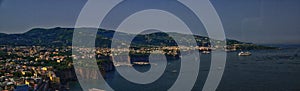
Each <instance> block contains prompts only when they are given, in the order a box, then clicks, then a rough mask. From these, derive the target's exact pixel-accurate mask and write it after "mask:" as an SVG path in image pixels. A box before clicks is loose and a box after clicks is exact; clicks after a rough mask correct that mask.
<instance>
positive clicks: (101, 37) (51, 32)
mask: <svg viewBox="0 0 300 91" xmlns="http://www.w3.org/2000/svg"><path fill="white" fill-rule="evenodd" d="M80 29H87V30H88V29H96V28H80ZM73 32H74V28H61V27H55V28H49V29H45V28H33V29H31V30H29V31H27V32H25V33H20V34H5V33H0V45H14V46H32V45H39V46H71V45H72V38H73ZM170 33H174V34H176V36H179V37H180V38H182V40H180V41H186V39H185V37H184V36H187V34H181V33H176V32H170ZM114 34H119V35H120V36H121V38H122V39H120V40H124V39H125V40H126V38H128V37H129V36H135V37H134V39H133V40H132V43H131V45H138V46H147V45H151V46H175V45H177V44H176V42H175V41H174V40H173V39H172V37H170V36H168V34H167V33H163V32H155V33H149V34H138V35H136V34H129V33H123V32H118V31H114V30H106V29H98V32H97V38H96V44H95V45H96V46H97V47H110V44H111V40H112V38H113V36H114ZM193 36H194V37H195V40H196V42H197V45H198V46H208V45H209V38H208V37H204V36H199V35H193ZM123 38H124V39H123ZM7 40H9V41H7ZM226 41H227V45H232V44H252V43H245V42H240V41H237V40H231V39H227V40H226ZM117 42H124V41H119V40H118V39H117ZM145 44H147V45H145Z"/></svg>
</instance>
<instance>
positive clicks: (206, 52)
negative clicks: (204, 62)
mask: <svg viewBox="0 0 300 91" xmlns="http://www.w3.org/2000/svg"><path fill="white" fill-rule="evenodd" d="M202 53H203V54H210V52H209V51H203V52H202Z"/></svg>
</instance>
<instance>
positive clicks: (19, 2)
mask: <svg viewBox="0 0 300 91" xmlns="http://www.w3.org/2000/svg"><path fill="white" fill-rule="evenodd" d="M86 1H87V0H0V32H1V33H9V34H13V33H24V32H26V31H29V30H30V29H32V28H52V27H74V25H75V23H76V20H77V17H78V15H79V13H80V11H81V9H82V8H83V6H84V5H85V3H86ZM128 1H130V0H128ZM132 1H134V0H132ZM140 1H142V0H140ZM144 1H145V0H144ZM150 1H151V0H150ZM155 1H159V0H152V1H151V2H155ZM145 2H147V1H145ZM149 3H150V2H149ZM169 3H172V0H160V3H154V4H157V5H156V6H155V7H160V8H169V9H174V10H175V11H176V10H178V12H179V13H182V14H186V12H183V11H180V9H182V8H183V7H179V6H178V7H177V6H172V5H168V4H169ZM211 3H212V5H213V6H214V7H215V9H216V11H217V13H218V15H219V16H220V19H221V21H222V24H223V27H224V31H225V34H226V37H227V38H230V39H236V40H240V41H245V42H252V43H258V44H300V36H299V34H300V25H299V24H300V0H211ZM131 4H138V5H131ZM194 4H197V3H194ZM147 7H148V6H147V5H145V4H144V3H143V2H137V3H127V5H126V3H125V4H124V6H120V7H119V10H116V12H115V13H112V14H111V17H110V18H108V19H107V20H106V21H107V23H106V24H104V25H103V26H101V27H103V28H106V29H110V28H112V27H115V26H116V25H115V24H114V22H117V21H119V20H118V19H119V18H118V17H123V16H126V14H128V13H126V12H128V11H133V10H136V9H139V8H147ZM155 18H158V19H160V18H161V19H164V18H166V17H160V16H157V17H155ZM149 20H151V19H149ZM187 20H191V19H189V18H187ZM145 22H147V19H145ZM192 22H193V21H192ZM195 22H197V20H196V19H195ZM198 25H199V24H198ZM169 27H173V28H174V29H180V28H179V27H178V26H176V24H175V25H174V26H169ZM191 27H192V28H194V29H197V30H199V31H200V32H197V34H199V35H205V28H204V27H203V26H201V24H200V25H199V26H196V25H192V26H191ZM175 32H180V33H181V32H182V31H180V30H178V31H176V30H175Z"/></svg>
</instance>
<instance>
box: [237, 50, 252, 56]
mask: <svg viewBox="0 0 300 91" xmlns="http://www.w3.org/2000/svg"><path fill="white" fill-rule="evenodd" d="M238 55H239V56H250V55H251V53H250V52H243V51H242V52H240V53H239V54H238Z"/></svg>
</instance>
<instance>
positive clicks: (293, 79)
mask: <svg viewBox="0 0 300 91" xmlns="http://www.w3.org/2000/svg"><path fill="white" fill-rule="evenodd" d="M239 52H240V51H236V52H227V59H226V66H225V69H224V73H223V76H222V79H221V81H220V83H219V85H218V87H217V89H216V90H217V91H300V47H289V48H280V49H269V50H251V51H250V52H251V53H252V55H251V56H238V53H239ZM180 63H181V60H179V59H177V60H168V65H167V67H166V69H165V71H164V73H163V75H162V76H161V77H160V78H159V79H157V80H156V81H154V82H153V83H149V84H138V83H134V82H130V81H128V80H126V79H125V78H124V77H122V76H121V75H120V74H119V73H118V72H117V71H112V72H108V73H107V74H106V77H107V78H106V79H105V80H106V82H107V84H108V85H109V86H110V87H111V88H112V89H113V90H115V91H166V90H168V89H169V88H170V87H171V86H172V85H173V84H174V82H175V81H176V79H177V78H178V74H179V72H180V71H179V70H180V68H181V67H180V65H181V64H180ZM210 65H211V55H210V54H201V55H200V69H199V75H198V78H197V80H196V83H195V84H194V86H193V88H192V89H191V90H192V91H201V90H202V88H203V86H204V84H205V83H206V79H207V76H208V73H209V70H210ZM134 68H135V69H136V70H137V71H140V72H147V71H148V70H149V69H150V68H151V66H150V65H148V66H134ZM70 91H82V89H81V86H80V84H79V83H78V82H71V83H70Z"/></svg>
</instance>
